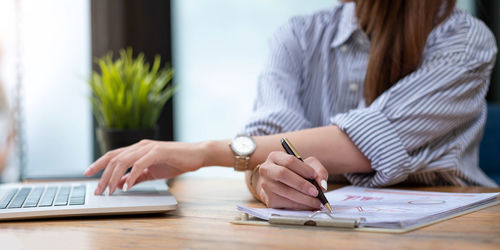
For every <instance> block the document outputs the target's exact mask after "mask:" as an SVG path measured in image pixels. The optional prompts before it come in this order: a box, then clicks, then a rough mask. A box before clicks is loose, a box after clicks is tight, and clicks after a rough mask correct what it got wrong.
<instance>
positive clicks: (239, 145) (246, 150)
mask: <svg viewBox="0 0 500 250" xmlns="http://www.w3.org/2000/svg"><path fill="white" fill-rule="evenodd" d="M231 147H232V148H233V150H234V152H235V153H237V154H238V155H241V156H247V155H249V154H251V153H253V151H254V150H255V147H256V145H255V142H254V140H253V139H252V138H251V137H250V136H238V137H236V138H234V140H233V142H232V143H231Z"/></svg>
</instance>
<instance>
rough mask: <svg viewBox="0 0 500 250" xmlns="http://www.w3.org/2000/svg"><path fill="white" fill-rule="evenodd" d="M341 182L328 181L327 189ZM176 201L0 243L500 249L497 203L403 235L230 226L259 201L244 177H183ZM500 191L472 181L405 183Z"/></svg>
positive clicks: (54, 223) (40, 227) (19, 226)
mask: <svg viewBox="0 0 500 250" xmlns="http://www.w3.org/2000/svg"><path fill="white" fill-rule="evenodd" d="M338 187H339V186H333V185H330V186H329V190H331V189H334V188H338ZM170 188H171V192H172V193H173V194H174V195H175V197H176V198H177V200H178V202H179V207H178V209H177V210H176V211H172V212H169V213H166V214H160V215H134V216H130V215H129V216H106V217H84V218H65V219H44V220H31V221H17V222H1V223H0V249H127V248H139V249H327V248H328V249H344V248H348V249H435V250H438V249H454V250H456V249H472V250H479V249H496V250H498V249H500V206H494V207H490V208H486V209H483V210H481V211H478V212H475V213H471V214H467V215H463V216H460V217H457V218H454V219H451V220H448V221H444V222H441V223H438V224H434V225H431V226H428V227H425V228H422V229H419V230H416V231H412V232H409V233H405V234H383V233H367V232H352V231H348V230H339V229H326V228H315V227H290V226H280V227H276V226H246V225H233V224H231V223H230V221H231V220H232V219H233V218H234V217H235V216H238V214H239V213H238V211H237V210H236V205H238V204H245V205H252V206H257V207H258V206H262V205H261V204H259V203H257V202H256V201H255V200H253V199H252V197H251V195H250V193H249V192H248V191H247V190H246V187H245V184H244V182H243V180H239V179H203V178H194V177H181V178H177V179H175V180H172V181H171V182H170ZM411 189H414V190H433V191H445V192H448V191H449V192H499V191H500V189H487V188H478V187H470V188H463V187H434V188H415V187H413V188H411Z"/></svg>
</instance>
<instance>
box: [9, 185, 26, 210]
mask: <svg viewBox="0 0 500 250" xmlns="http://www.w3.org/2000/svg"><path fill="white" fill-rule="evenodd" d="M30 192H31V188H30V187H23V188H21V190H19V192H18V193H17V194H16V196H15V197H14V199H13V200H12V202H11V203H10V205H9V208H20V207H22V205H23V203H24V200H26V198H27V197H28V195H29V194H30Z"/></svg>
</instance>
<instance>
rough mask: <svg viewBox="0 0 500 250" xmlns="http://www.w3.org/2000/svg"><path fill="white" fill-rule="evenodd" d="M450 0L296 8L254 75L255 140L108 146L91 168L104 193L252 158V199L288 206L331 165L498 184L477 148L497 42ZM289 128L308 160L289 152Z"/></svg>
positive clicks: (373, 177) (366, 176)
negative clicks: (284, 143) (299, 11)
mask: <svg viewBox="0 0 500 250" xmlns="http://www.w3.org/2000/svg"><path fill="white" fill-rule="evenodd" d="M454 5H455V1H452V0H442V1H433V0H427V1H423V0H407V1H404V0H401V1H390V0H377V1H371V0H358V1H356V4H354V3H342V4H340V5H338V6H336V7H335V8H333V10H327V11H322V12H318V13H316V14H314V15H311V16H305V17H297V18H293V19H292V20H291V21H290V22H289V23H288V24H286V25H285V26H283V27H282V28H281V29H279V30H278V32H277V33H276V34H275V36H274V38H273V39H272V43H271V44H272V45H271V56H270V58H269V60H268V63H267V67H266V70H265V71H264V72H263V73H262V75H261V77H260V79H259V87H258V97H257V100H256V102H255V107H254V114H253V116H252V117H251V119H250V121H249V122H248V124H247V125H246V127H245V132H246V133H248V134H250V135H252V136H253V140H254V141H255V145H254V144H253V142H252V139H251V138H250V137H246V136H240V137H237V138H236V139H234V140H233V141H232V142H231V145H232V147H231V149H230V148H229V147H228V144H229V143H230V141H229V140H224V141H207V142H200V143H193V144H190V143H180V142H159V141H141V142H139V143H137V144H135V145H132V146H129V147H126V148H121V149H117V150H114V151H111V152H108V153H107V154H106V155H104V156H103V157H101V158H100V159H99V160H97V161H96V162H95V163H94V164H92V165H91V166H90V168H89V169H88V170H87V171H86V172H85V174H86V175H87V176H90V175H93V174H95V173H97V171H99V170H101V169H105V171H104V173H103V175H102V177H101V180H100V182H99V185H98V187H97V189H96V191H95V193H96V194H101V193H102V192H104V191H105V190H108V191H109V193H113V192H114V191H115V189H116V188H117V187H118V188H122V189H124V190H128V188H129V187H131V186H132V185H134V184H136V183H138V182H141V181H145V180H150V179H156V178H170V177H174V176H177V175H179V174H182V173H184V172H187V171H195V170H197V169H199V168H201V167H204V166H235V168H236V169H247V184H248V186H249V189H250V191H252V193H253V194H254V196H255V197H256V198H258V199H259V200H261V201H262V202H264V203H265V204H266V205H267V206H268V207H273V208H292V209H318V208H320V207H321V204H320V202H319V200H317V199H316V198H314V197H315V196H316V194H317V191H316V189H315V188H314V186H313V185H312V184H311V183H309V182H308V181H306V180H305V179H306V178H312V179H315V180H316V181H317V182H318V183H319V184H321V186H322V187H323V188H324V189H325V190H326V181H327V179H328V177H329V176H330V177H331V179H343V178H344V179H346V180H347V181H349V182H351V183H352V184H355V185H363V186H388V185H393V184H397V183H401V182H405V183H418V184H424V185H483V186H496V184H495V183H494V182H493V181H491V180H490V179H489V178H488V177H487V176H486V175H485V174H484V173H483V172H482V171H481V170H480V169H479V167H478V158H477V152H478V144H479V141H480V140H481V133H482V130H483V127H484V122H485V117H486V113H485V112H486V111H485V100H484V96H485V94H486V91H487V89H488V85H489V78H490V73H491V70H492V67H493V63H494V58H495V55H496V52H497V50H496V45H495V41H494V38H493V36H492V34H491V32H490V31H489V30H488V29H487V28H486V27H485V25H484V24H483V23H481V22H480V21H478V20H476V19H474V18H473V17H471V16H470V15H469V14H467V13H464V12H462V11H459V10H456V9H454ZM282 137H287V138H289V139H290V141H291V142H293V144H294V145H295V147H296V148H297V151H299V152H300V153H301V154H302V156H303V157H304V158H306V160H305V163H302V162H301V161H299V160H297V159H296V158H294V157H292V156H290V155H287V154H286V153H285V152H283V149H282V148H281V145H280V138H282ZM254 146H256V147H255V150H254ZM259 164H260V165H259ZM130 166H132V169H131V172H130V173H129V174H126V175H125V176H123V174H124V173H125V171H126V170H127V169H128V168H129V167H130ZM252 170H254V171H252ZM107 188H109V189H107Z"/></svg>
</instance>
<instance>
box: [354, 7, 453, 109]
mask: <svg viewBox="0 0 500 250" xmlns="http://www.w3.org/2000/svg"><path fill="white" fill-rule="evenodd" d="M455 2H456V0H357V1H356V16H357V18H358V21H359V25H360V26H361V28H362V29H363V30H364V31H365V33H366V34H367V35H368V36H369V37H370V44H371V45H370V46H371V47H370V57H369V59H368V67H367V70H366V77H365V87H364V93H363V94H364V98H365V101H366V103H367V105H368V104H370V103H372V102H373V101H374V100H375V99H376V98H377V97H378V96H379V95H381V94H382V93H383V92H384V91H385V90H387V89H389V88H390V87H391V86H392V85H393V84H394V83H396V82H397V81H398V80H400V79H401V78H403V77H404V76H406V75H408V74H409V73H411V72H413V71H415V70H416V69H417V68H418V66H419V65H420V62H421V61H422V57H423V51H424V47H425V42H426V41H427V37H428V35H429V33H430V32H431V31H432V29H433V28H434V27H436V26H437V25H438V24H440V23H441V22H442V21H444V20H445V19H446V18H448V16H449V15H450V14H451V12H452V11H453V8H454V7H455Z"/></svg>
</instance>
